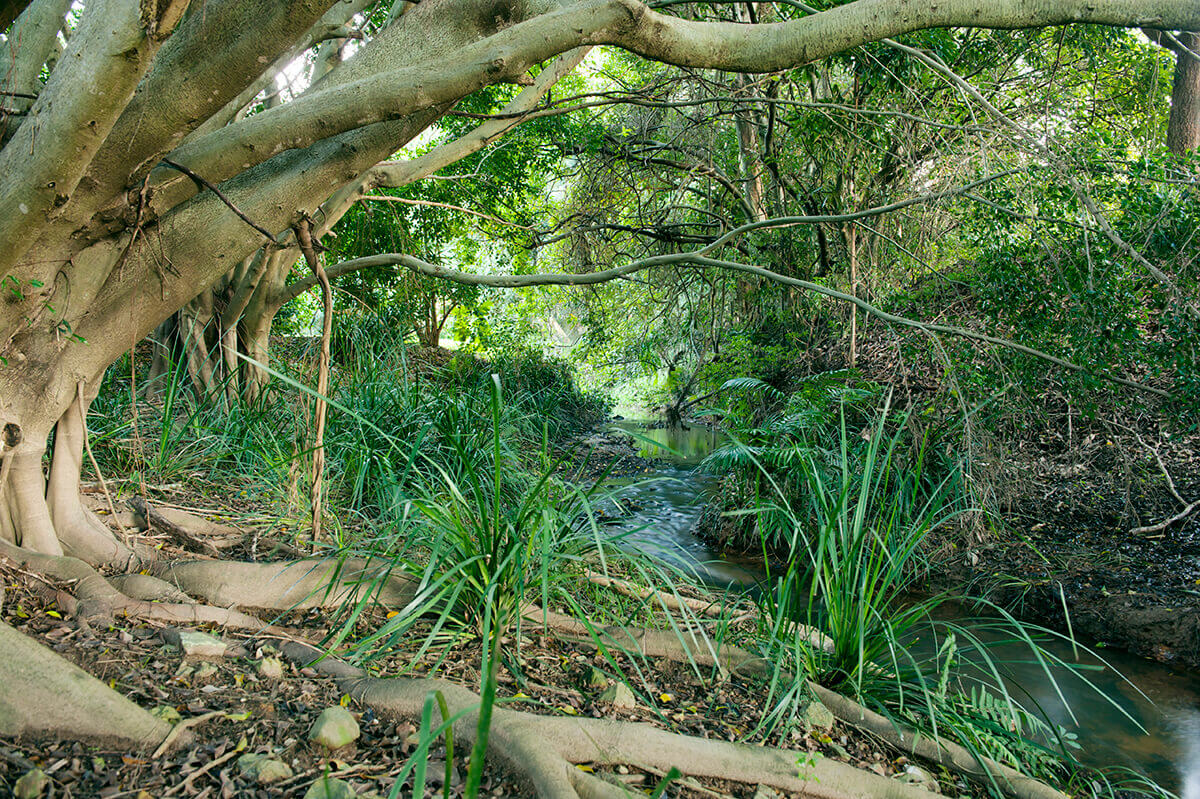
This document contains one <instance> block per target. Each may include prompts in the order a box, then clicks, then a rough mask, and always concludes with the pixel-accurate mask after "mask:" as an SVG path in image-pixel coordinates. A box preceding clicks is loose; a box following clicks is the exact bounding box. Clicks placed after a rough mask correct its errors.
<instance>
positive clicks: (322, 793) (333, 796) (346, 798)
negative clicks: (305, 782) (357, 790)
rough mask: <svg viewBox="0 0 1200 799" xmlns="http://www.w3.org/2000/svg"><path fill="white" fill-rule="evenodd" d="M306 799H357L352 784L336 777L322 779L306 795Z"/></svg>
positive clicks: (310, 787)
mask: <svg viewBox="0 0 1200 799" xmlns="http://www.w3.org/2000/svg"><path fill="white" fill-rule="evenodd" d="M304 799H357V798H356V797H355V795H354V789H353V788H351V787H350V783H348V782H345V781H343V780H339V779H337V778H335V777H329V776H325V777H321V778H320V779H318V780H317V781H316V782H314V783H313V784H312V785H311V786H309V788H308V790H307V791H306V792H305V793H304Z"/></svg>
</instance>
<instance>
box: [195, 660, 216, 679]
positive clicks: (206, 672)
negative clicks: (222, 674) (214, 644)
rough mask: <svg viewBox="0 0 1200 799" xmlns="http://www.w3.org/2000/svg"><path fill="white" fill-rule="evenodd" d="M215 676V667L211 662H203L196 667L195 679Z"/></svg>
mask: <svg viewBox="0 0 1200 799" xmlns="http://www.w3.org/2000/svg"><path fill="white" fill-rule="evenodd" d="M216 676H217V667H216V666H214V665H213V664H211V663H204V664H202V665H201V666H200V668H198V669H196V679H197V680H207V679H210V678H212V677H216Z"/></svg>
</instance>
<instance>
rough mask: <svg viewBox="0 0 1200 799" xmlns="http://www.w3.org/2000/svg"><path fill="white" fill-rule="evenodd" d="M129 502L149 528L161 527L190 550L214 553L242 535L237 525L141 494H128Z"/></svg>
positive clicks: (215, 554) (234, 542) (233, 542)
mask: <svg viewBox="0 0 1200 799" xmlns="http://www.w3.org/2000/svg"><path fill="white" fill-rule="evenodd" d="M129 505H130V506H131V507H132V508H133V510H134V512H135V513H136V514H137V515H139V516H141V518H142V519H143V520H145V523H146V526H147V527H148V528H150V529H155V530H161V531H163V532H164V533H166V534H167V535H169V536H171V537H172V538H173V539H175V540H176V541H177V542H179V543H180V544H182V545H183V546H185V547H187V548H188V549H190V550H192V551H193V552H201V553H204V554H206V555H213V556H217V555H220V553H221V550H223V549H228V548H229V547H231V546H236V545H237V544H239V543H241V541H242V539H243V538H245V536H244V535H243V534H242V532H241V531H240V530H237V529H236V528H233V527H229V526H227V525H223V524H215V523H213V522H210V521H209V520H208V519H204V518H202V517H200V516H196V515H195V514H191V513H188V512H187V511H182V510H178V509H176V508H167V507H159V506H156V505H151V504H150V503H148V502H146V501H145V500H144V499H142V498H141V497H132V498H130V500H129Z"/></svg>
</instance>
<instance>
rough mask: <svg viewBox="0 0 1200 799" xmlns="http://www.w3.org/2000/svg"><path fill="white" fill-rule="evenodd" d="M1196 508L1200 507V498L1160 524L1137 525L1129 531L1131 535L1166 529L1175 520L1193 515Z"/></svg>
mask: <svg viewBox="0 0 1200 799" xmlns="http://www.w3.org/2000/svg"><path fill="white" fill-rule="evenodd" d="M1196 508H1200V499H1198V500H1196V501H1195V502H1193V503H1192V504H1191V505H1188V506H1187V507H1186V508H1184V509H1183V510H1181V511H1179V513H1176V514H1175V515H1174V516H1172V517H1171V518H1169V519H1167V520H1165V521H1161V522H1159V523H1158V524H1151V525H1149V526H1147V527H1135V528H1133V529H1132V530H1130V531H1129V533H1130V535H1137V534H1140V533H1157V532H1158V531H1159V530H1165V529H1167V528H1168V527H1170V526H1171V525H1172V524H1174V523H1175V522H1178V521H1182V520H1184V519H1186V518H1187V517H1188V516H1191V515H1192V512H1193V511H1194V510H1196Z"/></svg>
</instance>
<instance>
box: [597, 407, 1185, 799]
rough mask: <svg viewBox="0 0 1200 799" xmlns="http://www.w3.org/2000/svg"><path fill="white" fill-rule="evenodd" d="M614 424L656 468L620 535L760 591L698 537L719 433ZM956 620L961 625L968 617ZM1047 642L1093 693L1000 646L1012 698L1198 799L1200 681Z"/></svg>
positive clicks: (745, 568)
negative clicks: (1076, 667) (704, 466)
mask: <svg viewBox="0 0 1200 799" xmlns="http://www.w3.org/2000/svg"><path fill="white" fill-rule="evenodd" d="M617 426H618V427H619V428H620V429H621V430H624V431H625V432H627V433H629V434H630V435H631V436H633V437H634V440H635V445H636V446H637V447H638V448H639V454H640V455H641V456H642V457H644V458H649V459H651V460H653V461H655V463H656V468H655V469H654V471H653V472H652V473H650V474H645V475H642V476H639V477H636V478H624V479H621V480H615V481H614V483H616V484H617V485H618V486H620V487H621V488H620V491H619V496H620V498H621V501H622V505H623V514H622V521H621V529H622V531H623V534H624V535H625V536H627V538H628V540H630V541H632V542H634V543H635V544H636V545H637V546H638V547H639V548H642V549H644V550H648V551H650V552H652V553H655V554H657V555H660V556H662V557H663V558H665V559H666V560H668V561H670V562H672V563H674V564H675V565H677V566H679V567H681V568H685V569H691V570H694V571H695V572H696V574H697V575H698V576H699V577H700V578H701V579H703V580H704V581H706V582H708V583H710V584H712V585H714V586H722V587H729V588H731V589H733V590H738V589H740V588H746V587H749V586H751V585H753V584H754V583H755V582H756V581H757V579H758V578H759V576H760V573H759V572H758V570H757V569H756V568H755V566H754V564H753V563H752V562H750V561H746V562H741V563H739V562H734V561H732V560H730V559H727V558H724V557H722V556H721V554H720V553H718V552H716V551H715V550H714V549H712V548H711V547H709V546H708V545H707V544H705V543H704V542H703V541H701V540H700V539H699V538H697V537H696V535H695V534H694V532H693V531H694V529H695V526H696V523H697V521H698V520H699V518H700V513H701V511H702V509H703V507H704V503H705V498H706V495H707V492H708V491H710V490H711V488H712V487H713V484H714V480H713V478H712V477H710V476H708V475H706V474H703V473H701V472H698V471H696V469H695V466H696V465H697V464H698V463H699V462H700V461H701V460H702V459H703V458H704V456H705V455H707V454H708V453H709V452H711V451H712V450H713V449H715V448H716V447H717V446H719V445H720V443H721V442H720V438H719V435H718V434H717V433H715V432H714V431H713V430H711V429H709V428H706V427H700V426H694V427H691V428H685V429H671V428H666V427H653V426H651V425H648V424H646V423H639V422H629V421H622V422H618V423H617ZM948 607H951V611H950V612H951V613H952V612H953V608H952V606H948ZM957 621H958V623H960V624H963V623H964V622H963V619H962V618H959V619H957ZM980 637H981V638H984V637H985V635H984V634H982V633H981V634H980ZM1042 645H1043V646H1044V647H1045V648H1046V649H1048V650H1050V651H1051V652H1053V653H1054V654H1055V655H1056V656H1058V657H1060V658H1062V659H1063V660H1064V661H1068V662H1079V663H1081V664H1085V665H1088V666H1092V667H1095V668H1094V669H1089V670H1087V671H1084V672H1083V677H1084V678H1086V680H1087V681H1089V682H1090V683H1091V684H1092V686H1094V687H1091V686H1089V685H1088V684H1087V682H1085V681H1084V679H1083V678H1081V677H1080V676H1079V675H1076V674H1074V673H1073V672H1071V671H1070V670H1068V669H1065V668H1060V669H1058V670H1057V671H1056V672H1055V678H1056V679H1055V682H1056V683H1057V686H1058V688H1057V690H1056V689H1055V687H1054V684H1053V683H1052V682H1051V681H1050V680H1048V679H1047V678H1046V674H1045V673H1044V672H1043V670H1042V667H1041V666H1040V665H1038V664H1037V663H1036V662H1034V660H1033V658H1032V657H1031V655H1030V652H1029V650H1028V648H1027V647H1023V646H1020V645H1015V644H1006V643H998V644H997V645H996V646H995V647H994V648H993V649H992V650H991V651H992V656H993V658H994V659H995V660H996V661H1003V662H1005V663H1006V674H1005V677H1006V681H1007V683H1008V686H1009V690H1010V692H1012V694H1013V695H1014V696H1016V697H1018V698H1019V699H1020V701H1022V703H1023V704H1025V706H1026V707H1029V708H1033V707H1040V708H1041V709H1042V711H1043V712H1044V713H1045V715H1046V716H1047V717H1048V718H1049V719H1050V720H1051V721H1052V722H1053V723H1055V724H1057V725H1061V726H1062V727H1063V728H1065V729H1066V730H1068V731H1069V732H1073V733H1075V734H1076V735H1077V736H1078V741H1079V743H1080V744H1081V745H1082V750H1081V751H1080V752H1078V753H1077V757H1079V759H1080V760H1082V761H1083V762H1085V763H1089V764H1091V765H1094V766H1098V767H1104V768H1112V767H1124V768H1126V769H1130V770H1132V771H1134V772H1136V773H1137V774H1140V775H1142V776H1144V777H1146V778H1148V779H1150V780H1153V781H1154V782H1156V783H1158V784H1159V785H1161V786H1162V787H1164V788H1166V789H1167V790H1169V791H1172V792H1175V793H1176V794H1178V795H1179V796H1180V797H1181V799H1200V675H1197V674H1195V673H1192V672H1187V671H1182V670H1177V669H1173V668H1171V667H1169V666H1166V665H1163V664H1160V663H1156V662H1153V661H1148V660H1144V659H1142V658H1138V657H1134V656H1132V655H1128V654H1126V653H1124V652H1120V651H1114V650H1111V649H1099V650H1097V651H1098V653H1099V654H1100V655H1101V656H1102V657H1103V658H1104V661H1105V662H1103V663H1102V662H1099V661H1097V660H1096V659H1094V658H1090V657H1088V656H1087V655H1086V654H1084V653H1082V652H1081V653H1079V654H1080V655H1081V657H1080V659H1079V660H1078V661H1076V658H1075V651H1074V649H1073V647H1072V646H1071V645H1070V644H1069V643H1067V642H1065V641H1057V640H1047V641H1043V642H1042ZM1097 689H1099V690H1098V691H1097ZM1059 691H1061V694H1062V698H1065V699H1066V702H1065V703H1064V702H1063V701H1062V698H1060V696H1059ZM1110 700H1112V701H1110ZM1113 701H1115V702H1116V703H1117V704H1118V705H1119V706H1120V707H1121V708H1122V710H1123V711H1124V713H1122V712H1121V711H1118V710H1117V709H1116V708H1115V707H1114V706H1113ZM1068 707H1069V709H1068ZM1126 714H1128V715H1126Z"/></svg>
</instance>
